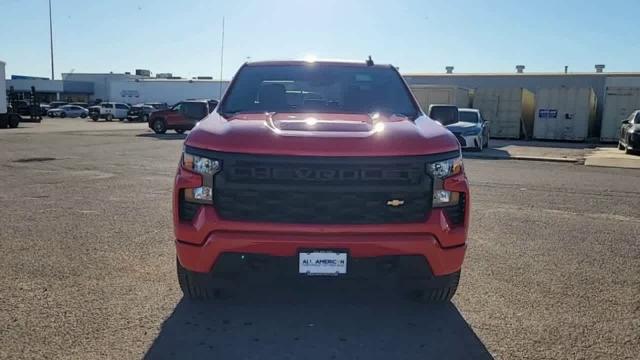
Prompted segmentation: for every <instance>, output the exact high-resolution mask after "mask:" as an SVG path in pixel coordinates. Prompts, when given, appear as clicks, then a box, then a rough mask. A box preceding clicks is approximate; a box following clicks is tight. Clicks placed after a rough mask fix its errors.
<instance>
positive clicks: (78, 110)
mask: <svg viewBox="0 0 640 360" xmlns="http://www.w3.org/2000/svg"><path fill="white" fill-rule="evenodd" d="M47 116H49V117H61V118H65V117H67V116H68V117H72V118H73V117H81V118H83V119H84V118H86V117H87V116H89V110H87V109H85V108H83V107H80V106H76V105H64V106H61V107H59V108H55V109H49V111H47Z"/></svg>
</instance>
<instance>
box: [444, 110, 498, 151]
mask: <svg viewBox="0 0 640 360" xmlns="http://www.w3.org/2000/svg"><path fill="white" fill-rule="evenodd" d="M447 129H449V131H451V132H452V133H453V134H454V135H455V136H456V138H458V142H460V146H462V148H463V149H474V150H478V151H482V149H484V148H485V147H488V146H489V138H490V135H489V122H488V121H487V120H486V119H484V118H483V117H482V114H481V113H480V111H479V110H476V109H459V121H458V122H457V123H454V124H451V125H447Z"/></svg>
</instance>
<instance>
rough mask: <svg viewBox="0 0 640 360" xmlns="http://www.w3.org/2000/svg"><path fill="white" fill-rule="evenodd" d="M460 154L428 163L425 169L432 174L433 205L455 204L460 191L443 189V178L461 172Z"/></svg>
mask: <svg viewBox="0 0 640 360" xmlns="http://www.w3.org/2000/svg"><path fill="white" fill-rule="evenodd" d="M462 169H463V166H462V156H460V155H458V156H457V157H455V158H452V159H447V160H443V161H438V162H435V163H432V164H429V165H428V167H427V171H428V172H429V173H430V174H431V175H432V176H433V207H445V206H454V205H457V204H458V202H459V201H460V193H458V192H455V191H449V190H445V189H444V180H445V179H446V178H448V177H451V176H454V175H457V174H460V173H462Z"/></svg>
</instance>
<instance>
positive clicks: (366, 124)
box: [266, 113, 384, 136]
mask: <svg viewBox="0 0 640 360" xmlns="http://www.w3.org/2000/svg"><path fill="white" fill-rule="evenodd" d="M273 115H274V114H273V113H269V114H267V121H266V123H267V126H268V127H269V128H271V129H272V130H273V131H274V132H276V133H277V134H280V135H290V136H304V135H315V136H341V135H346V134H349V135H351V136H357V135H362V136H369V135H371V134H373V133H375V132H378V131H379V130H380V129H381V128H383V127H384V124H382V122H375V121H374V120H373V119H371V118H370V117H367V120H368V121H357V120H333V119H332V120H322V119H316V118H314V117H311V116H310V117H306V118H300V117H290V118H285V119H274V116H273Z"/></svg>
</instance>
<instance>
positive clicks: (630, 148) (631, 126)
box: [618, 110, 640, 154]
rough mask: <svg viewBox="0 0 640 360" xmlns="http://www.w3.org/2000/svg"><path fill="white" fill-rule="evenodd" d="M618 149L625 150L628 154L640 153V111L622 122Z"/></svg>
mask: <svg viewBox="0 0 640 360" xmlns="http://www.w3.org/2000/svg"><path fill="white" fill-rule="evenodd" d="M618 149H620V150H625V151H626V152H627V154H631V153H634V152H638V151H640V110H636V111H634V112H633V113H631V115H629V117H628V118H626V119H624V120H622V124H621V126H620V138H619V140H618Z"/></svg>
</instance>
